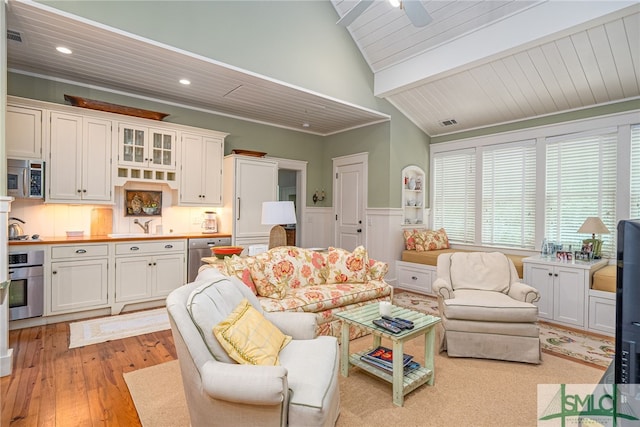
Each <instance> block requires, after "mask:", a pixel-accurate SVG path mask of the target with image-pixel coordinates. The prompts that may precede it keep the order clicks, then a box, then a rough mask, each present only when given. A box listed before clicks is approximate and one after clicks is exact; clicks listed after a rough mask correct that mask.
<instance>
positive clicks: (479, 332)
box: [433, 252, 541, 363]
mask: <svg viewBox="0 0 640 427" xmlns="http://www.w3.org/2000/svg"><path fill="white" fill-rule="evenodd" d="M519 280H520V279H519V278H518V273H517V272H516V269H515V266H514V265H513V262H512V261H511V260H510V259H509V258H507V257H506V256H505V255H504V254H502V253H499V252H491V253H488V252H453V253H445V254H441V255H440V256H438V265H437V279H436V280H435V282H434V284H433V290H434V292H435V294H436V295H437V297H438V307H439V309H440V315H441V317H442V323H441V330H440V332H441V333H440V351H445V350H446V351H447V354H448V355H449V356H451V357H476V358H483V359H500V360H511V361H516V362H527V363H540V362H541V360H540V333H539V329H538V325H537V320H538V307H536V306H535V305H534V304H533V303H534V302H536V301H538V300H539V299H540V294H539V293H538V291H537V290H536V289H535V288H533V287H531V286H529V285H526V284H524V283H521V282H520V281H519Z"/></svg>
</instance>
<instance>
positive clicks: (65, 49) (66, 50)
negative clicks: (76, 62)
mask: <svg viewBox="0 0 640 427" xmlns="http://www.w3.org/2000/svg"><path fill="white" fill-rule="evenodd" d="M56 50H57V51H58V52H60V53H64V54H66V55H70V54H71V49H69V48H68V47H64V46H58V47H57V48H56Z"/></svg>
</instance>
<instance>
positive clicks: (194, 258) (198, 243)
mask: <svg viewBox="0 0 640 427" xmlns="http://www.w3.org/2000/svg"><path fill="white" fill-rule="evenodd" d="M230 244H231V237H208V238H207V237H203V238H195V239H189V252H188V253H187V264H188V266H189V269H188V271H187V282H189V283H191V282H193V281H194V280H195V278H196V276H197V275H198V269H199V268H200V266H201V265H202V261H200V260H201V259H202V258H204V257H210V256H214V255H213V253H211V248H212V247H214V246H229V245H230Z"/></svg>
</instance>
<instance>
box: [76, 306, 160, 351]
mask: <svg viewBox="0 0 640 427" xmlns="http://www.w3.org/2000/svg"><path fill="white" fill-rule="evenodd" d="M170 327H171V325H170V324H169V315H168V314H167V310H166V309H165V308H164V307H163V308H157V309H153V310H145V311H137V312H135V313H129V314H120V315H117V316H109V317H99V318H96V319H90V320H83V321H81V322H73V323H71V325H69V328H70V330H71V334H70V335H71V336H70V337H69V348H76V347H83V346H85V345H91V344H97V343H101V342H105V341H112V340H118V339H122V338H127V337H134V336H136V335H142V334H149V333H151V332H157V331H164V330H167V329H169V328H170Z"/></svg>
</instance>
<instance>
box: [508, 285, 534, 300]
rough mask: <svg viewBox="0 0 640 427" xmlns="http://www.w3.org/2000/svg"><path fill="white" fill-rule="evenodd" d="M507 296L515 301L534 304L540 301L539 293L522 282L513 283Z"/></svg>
mask: <svg viewBox="0 0 640 427" xmlns="http://www.w3.org/2000/svg"><path fill="white" fill-rule="evenodd" d="M507 295H509V296H510V297H511V298H513V299H515V300H518V301H524V302H529V303H534V302H536V301H538V300H539V299H540V292H538V290H537V289H536V288H534V287H533V286H529V285H527V284H525V283H522V282H513V283H512V284H511V286H510V287H509V292H508V293H507Z"/></svg>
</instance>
